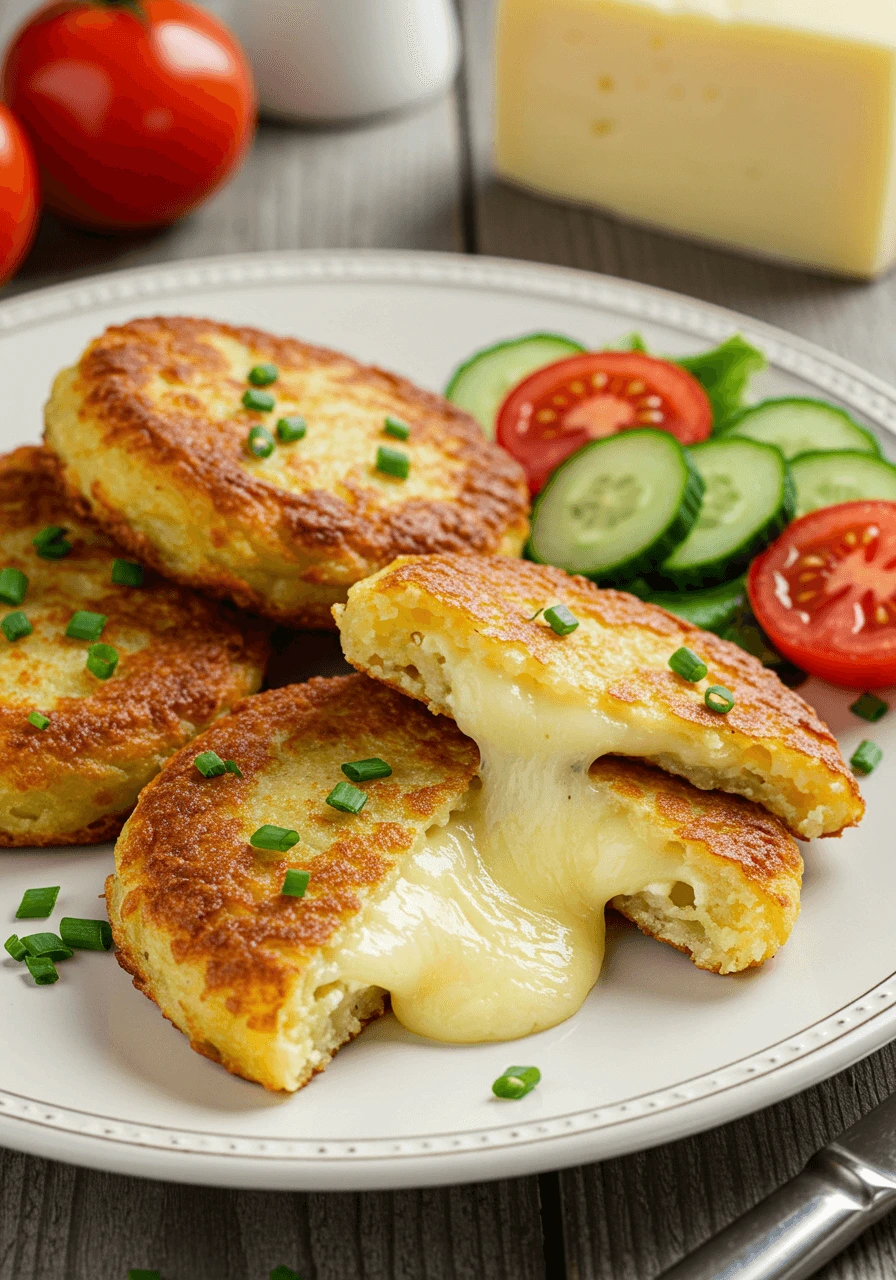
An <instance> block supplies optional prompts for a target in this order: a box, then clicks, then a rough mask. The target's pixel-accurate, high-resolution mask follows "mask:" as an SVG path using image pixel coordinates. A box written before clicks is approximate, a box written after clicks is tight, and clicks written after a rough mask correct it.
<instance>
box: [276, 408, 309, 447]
mask: <svg viewBox="0 0 896 1280" xmlns="http://www.w3.org/2000/svg"><path fill="white" fill-rule="evenodd" d="M307 430H308V423H307V422H306V421H305V419H304V418H302V417H300V416H299V414H296V415H295V416H294V417H292V418H278V419H277V438H278V440H280V442H281V443H282V444H294V443H295V441H296V440H303V439H304V437H305V432H306V431H307Z"/></svg>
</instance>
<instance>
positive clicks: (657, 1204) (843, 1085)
mask: <svg viewBox="0 0 896 1280" xmlns="http://www.w3.org/2000/svg"><path fill="white" fill-rule="evenodd" d="M493 8H494V2H493V0H462V3H461V9H462V14H463V23H464V36H465V47H466V62H465V71H464V83H463V86H462V89H461V94H460V100H461V103H462V104H463V105H464V107H465V112H466V120H467V124H468V133H467V138H468V146H467V151H466V157H467V175H468V176H467V184H466V201H467V203H468V205H469V206H470V207H471V210H472V212H471V213H470V214H469V215H468V216H469V217H470V219H471V222H472V226H473V234H474V236H475V244H476V248H477V249H478V251H479V252H481V253H490V254H498V255H500V256H507V257H514V258H529V259H534V260H536V261H539V262H553V263H558V264H560V265H563V266H571V267H579V268H582V269H584V270H588V271H600V272H605V273H607V274H608V275H613V276H621V277H623V278H625V279H629V280H637V281H641V282H643V283H645V284H653V285H659V286H660V287H662V288H665V289H673V290H676V291H678V292H680V293H686V294H690V295H691V296H693V297H697V298H703V299H705V300H706V301H708V302H713V303H717V304H719V305H721V306H726V307H730V308H732V309H734V310H737V311H742V312H745V313H746V314H748V315H751V316H755V317H757V318H758V319H761V320H766V321H768V322H770V323H772V324H777V325H780V326H781V327H782V328H785V329H789V330H791V331H792V332H794V333H798V334H801V335H802V336H803V337H806V338H810V339H812V340H813V341H815V342H818V343H821V344H822V345H823V346H825V347H828V348H830V349H831V350H833V351H836V352H838V353H839V354H841V355H844V356H847V357H849V358H850V359H853V360H855V361H856V362H857V363H859V364H861V365H863V366H864V367H865V368H868V369H872V370H873V371H874V372H876V373H878V374H880V375H881V376H882V377H884V378H886V379H887V380H888V381H890V382H893V381H896V343H894V342H893V340H892V333H893V328H894V323H896V274H891V275H890V276H888V277H886V278H884V279H883V280H880V281H878V282H876V283H874V284H870V285H868V284H856V283H853V282H848V281H837V280H831V279H827V278H824V277H820V276H814V275H811V274H809V273H807V272H802V271H796V270H789V269H787V268H782V267H780V266H772V265H770V264H767V263H762V262H755V261H751V260H749V259H747V258H740V257H737V256H736V255H734V254H727V253H724V252H721V251H719V250H716V249H712V248H709V247H706V246H701V245H696V244H690V243H687V242H686V241H683V240H679V239H676V238H673V237H671V236H665V235H662V234H661V233H659V232H652V231H646V230H644V229H643V228H637V227H632V226H629V225H627V224H625V223H624V222H621V221H620V220H618V219H615V218H613V217H610V216H608V215H606V214H602V213H597V212H594V211H592V210H587V209H582V208H574V207H571V206H569V205H565V204H562V203H559V202H554V201H550V200H547V199H543V198H541V197H538V196H534V195H532V194H529V193H527V192H525V191H520V190H517V189H515V188H512V187H510V186H507V185H505V184H502V183H500V182H498V181H497V180H496V179H495V178H494V176H493V175H492V173H491V171H490V147H491V107H492V83H491V80H492V58H491V47H492V26H493ZM894 1087H896V1049H894V1048H892V1047H891V1048H887V1049H885V1050H883V1051H882V1052H880V1053H878V1054H875V1055H874V1056H873V1057H872V1058H869V1059H868V1060H866V1061H865V1062H863V1063H860V1064H859V1065H858V1066H856V1067H853V1068H852V1069H851V1070H849V1071H846V1072H844V1073H843V1074H842V1075H840V1076H837V1077H836V1078H835V1079H833V1080H830V1081H828V1082H826V1083H825V1084H823V1085H819V1086H818V1087H817V1088H815V1089H810V1090H809V1091H808V1092H807V1093H803V1094H800V1095H798V1096H797V1097H795V1098H792V1099H790V1100H788V1101H786V1102H782V1103H780V1104H779V1105H778V1106H775V1107H772V1108H770V1109H769V1110H767V1111H764V1112H760V1113H759V1114H758V1115H755V1116H750V1117H748V1118H746V1119H744V1120H740V1121H738V1122H736V1123H735V1124H730V1125H725V1126H724V1127H723V1128H721V1129H716V1130H714V1131H712V1132H710V1133H707V1134H703V1135H700V1136H698V1137H695V1138H691V1139H688V1140H686V1141H683V1142H678V1143H674V1144H672V1145H669V1146H665V1147H660V1148H657V1149H656V1150H653V1151H647V1152H642V1153H640V1154H638V1155H634V1156H629V1157H626V1158H624V1159H619V1160H609V1161H606V1162H605V1163H604V1164H601V1165H591V1166H588V1167H586V1168H583V1169H577V1170H573V1171H570V1172H567V1173H562V1174H560V1175H559V1202H560V1215H561V1218H562V1224H563V1225H562V1234H563V1240H562V1247H563V1252H564V1254H565V1263H566V1269H567V1275H568V1276H569V1280H649V1278H650V1277H654V1276H657V1275H658V1274H659V1273H660V1272H661V1271H662V1270H664V1269H665V1268H666V1267H668V1266H671V1265H672V1263H673V1262H675V1261H677V1260H678V1259H679V1258H680V1257H682V1256H683V1255H684V1254H686V1253H688V1252H689V1251H690V1250H691V1249H693V1248H695V1247H696V1246H697V1245H698V1244H700V1243H701V1242H702V1241H703V1240H705V1239H707V1238H708V1237H709V1236H710V1235H712V1234H713V1233H714V1232H716V1231H718V1230H720V1229H721V1228H722V1227H724V1226H726V1225H727V1224H728V1223H729V1222H731V1221H732V1220H733V1219H734V1218H735V1217H737V1216H738V1215H739V1214H741V1213H743V1212H744V1211H745V1210H746V1209H748V1208H750V1207H751V1206H752V1205H753V1204H756V1203H757V1202H758V1201H759V1200H761V1199H762V1198H763V1197H764V1196H766V1195H768V1194H769V1192H771V1191H773V1190H774V1189H775V1188H776V1187H778V1186H780V1184H781V1183H783V1182H784V1181H786V1179H787V1178H789V1177H792V1176H793V1175H794V1174H795V1173H797V1172H798V1171H799V1170H800V1169H801V1168H802V1166H803V1164H804V1163H805V1162H806V1160H807V1159H808V1157H809V1156H810V1155H811V1154H812V1153H813V1152H814V1151H815V1150H817V1149H818V1147H819V1146H822V1145H823V1144H824V1143H825V1142H827V1141H829V1140H830V1139H831V1138H832V1137H834V1136H835V1135H836V1134H837V1133H839V1132H841V1131H842V1130H843V1129H844V1128H846V1127H847V1126H848V1125H850V1124H852V1123H854V1122H855V1121H856V1120H857V1119H858V1118H859V1116H860V1115H862V1114H864V1113H865V1112H866V1111H869V1110H870V1109H871V1108H872V1107H873V1106H875V1105H876V1104H877V1103H878V1102H879V1101H881V1100H882V1099H883V1098H884V1097H885V1096H886V1095H887V1094H888V1093H889V1092H891V1091H892V1090H893V1088H894ZM543 1199H544V1200H546V1199H547V1197H545V1196H543ZM546 1244H547V1250H548V1256H550V1251H551V1249H552V1248H553V1249H554V1255H555V1256H556V1244H557V1242H556V1241H554V1240H552V1236H551V1232H550V1230H549V1229H548V1224H547V1223H546ZM893 1275H896V1217H894V1218H892V1219H889V1220H887V1219H885V1220H884V1221H883V1222H881V1223H879V1224H878V1226H876V1227H875V1228H872V1230H870V1231H869V1232H867V1234H866V1235H865V1236H864V1237H863V1238H862V1239H861V1240H859V1241H858V1242H857V1243H856V1244H855V1245H854V1246H853V1247H852V1248H851V1249H850V1250H848V1251H847V1252H846V1253H844V1254H843V1255H842V1256H841V1257H840V1258H838V1259H837V1260H836V1261H834V1262H832V1263H831V1264H830V1265H829V1266H828V1267H827V1268H826V1269H825V1270H824V1271H823V1272H821V1273H820V1276H821V1277H822V1278H823V1280H884V1277H892V1276H893Z"/></svg>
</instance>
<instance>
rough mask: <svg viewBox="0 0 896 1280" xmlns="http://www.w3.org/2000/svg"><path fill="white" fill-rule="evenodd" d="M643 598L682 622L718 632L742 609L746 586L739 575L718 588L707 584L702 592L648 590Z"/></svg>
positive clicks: (745, 599) (732, 620)
mask: <svg viewBox="0 0 896 1280" xmlns="http://www.w3.org/2000/svg"><path fill="white" fill-rule="evenodd" d="M647 599H648V600H649V601H650V603H651V604H658V605H660V606H661V607H662V608H663V609H668V610H669V612H670V613H674V614H675V615H676V617H678V618H684V620H685V622H693V624H694V626H696V627H702V628H703V630H704V631H715V632H716V633H717V634H718V633H719V632H720V631H723V630H724V629H725V628H726V627H728V626H730V625H731V623H732V622H734V620H735V618H737V616H738V614H739V612H740V611H741V609H743V607H744V605H745V604H746V602H747V589H746V586H745V582H744V579H743V578H742V577H741V578H735V579H734V580H733V581H732V582H723V583H722V584H721V585H720V586H718V587H707V588H706V590H705V591H651V592H650V594H649V595H648V596H647Z"/></svg>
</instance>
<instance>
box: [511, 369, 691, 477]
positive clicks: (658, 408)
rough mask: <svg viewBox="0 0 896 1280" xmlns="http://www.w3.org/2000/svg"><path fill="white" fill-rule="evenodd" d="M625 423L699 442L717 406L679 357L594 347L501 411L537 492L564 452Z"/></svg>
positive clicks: (541, 373)
mask: <svg viewBox="0 0 896 1280" xmlns="http://www.w3.org/2000/svg"><path fill="white" fill-rule="evenodd" d="M626 427H659V428H660V429H661V430H663V431H669V432H670V433H671V434H672V435H673V436H675V437H676V438H677V439H678V440H680V441H681V443H682V444H697V443H699V441H701V440H705V439H706V437H707V436H708V435H709V433H710V431H711V430H712V406H711V405H710V403H709V399H708V397H707V395H706V392H705V391H704V390H703V388H702V387H701V385H700V383H699V382H698V381H697V379H696V378H695V377H693V376H692V375H691V374H690V373H688V372H687V370H686V369H682V368H680V367H679V365H677V364H670V363H669V361H667V360H657V359H656V357H655V356H646V355H642V354H641V353H640V352H638V351H590V352H588V353H587V354H586V355H582V356H571V357H570V358H569V359H568V360H558V361H557V363H556V364H549V365H547V366H546V368H544V369H538V370H536V372H535V373H533V374H530V375H529V377H528V378H525V379H524V380H523V381H522V382H521V383H520V384H519V385H518V386H516V387H514V389H513V391H511V392H510V394H509V395H508V397H507V399H506V400H505V401H504V403H503V404H502V405H501V408H500V409H499V410H498V420H497V425H496V428H495V436H496V439H497V441H498V444H500V445H502V446H503V448H505V449H506V450H507V452H508V453H510V454H512V455H513V457H514V458H516V460H517V462H519V463H520V464H521V465H522V467H523V469H524V470H525V472H526V475H527V477H528V479H529V488H530V489H531V491H532V493H538V491H539V490H540V489H542V488H543V487H544V484H545V481H546V480H547V478H548V476H549V475H550V474H551V472H552V471H553V470H554V469H555V468H556V467H558V466H559V465H560V463H561V462H562V461H563V460H564V458H568V457H569V455H570V454H571V453H574V452H575V451H576V449H579V448H581V446H582V445H583V444H587V443H588V441H589V440H599V439H602V438H603V437H604V436H612V435H615V434H616V432H617V431H624V430H625V428H626Z"/></svg>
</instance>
